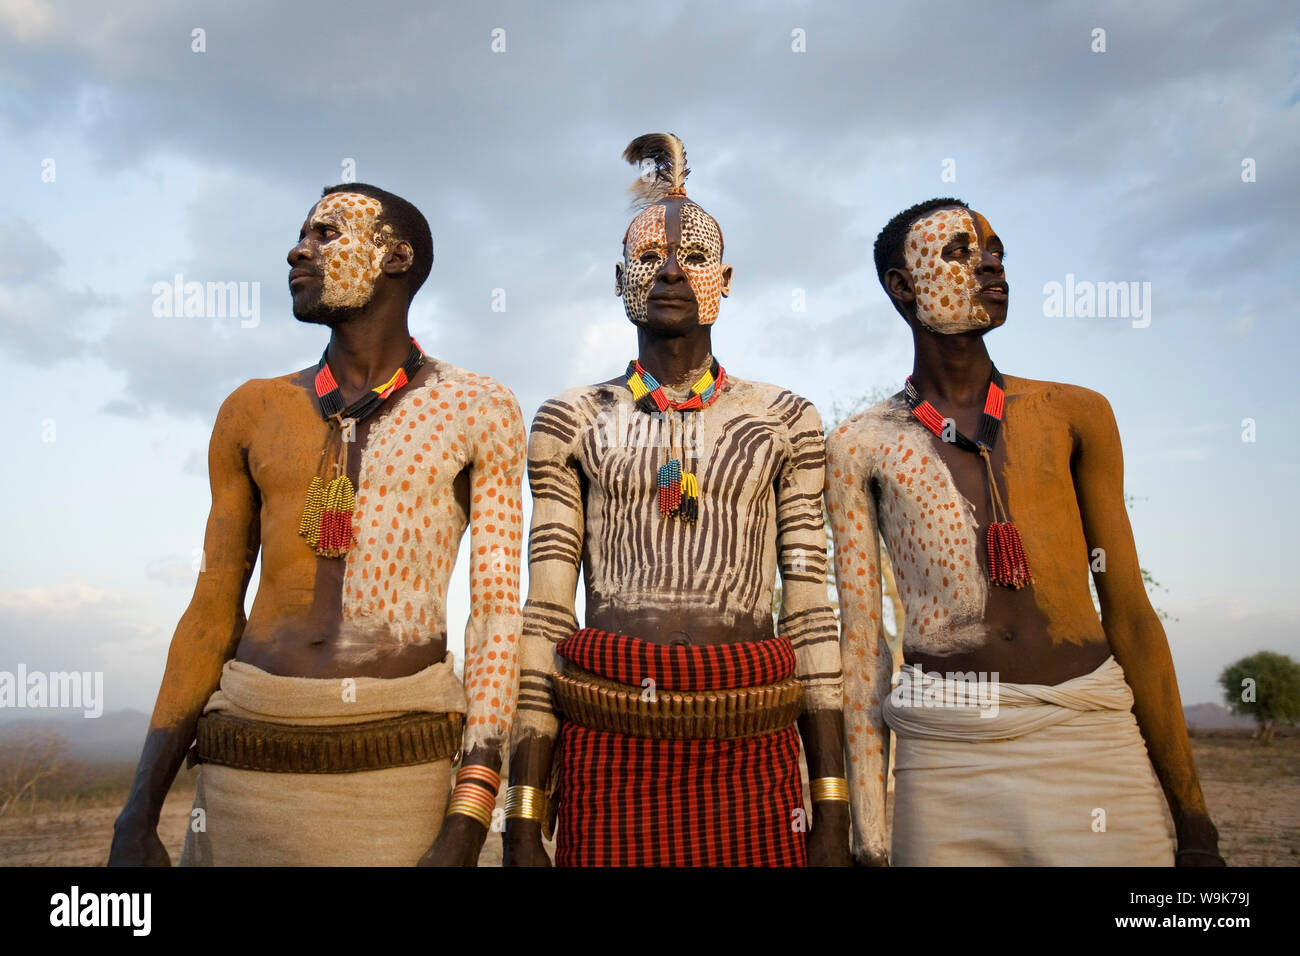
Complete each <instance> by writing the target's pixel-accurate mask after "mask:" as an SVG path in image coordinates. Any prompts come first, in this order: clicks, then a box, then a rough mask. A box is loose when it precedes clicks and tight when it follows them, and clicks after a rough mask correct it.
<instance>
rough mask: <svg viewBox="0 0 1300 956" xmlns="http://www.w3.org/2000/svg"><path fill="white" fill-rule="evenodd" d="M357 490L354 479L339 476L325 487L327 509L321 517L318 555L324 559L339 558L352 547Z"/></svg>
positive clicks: (317, 546)
mask: <svg viewBox="0 0 1300 956" xmlns="http://www.w3.org/2000/svg"><path fill="white" fill-rule="evenodd" d="M355 505H356V490H355V489H354V488H353V487H352V479H350V478H349V477H348V476H347V475H339V476H338V477H337V478H335V479H334V480H332V481H331V482H330V483H329V484H328V485H326V486H325V507H324V508H323V509H322V510H321V516H320V538H319V540H318V541H317V542H316V553H317V554H319V555H320V556H321V557H323V558H337V557H339V556H340V555H342V554H345V553H346V552H347V550H348V548H350V547H352V509H353V508H354V507H355Z"/></svg>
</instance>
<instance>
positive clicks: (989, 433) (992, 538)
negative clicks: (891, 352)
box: [903, 367, 1034, 588]
mask: <svg viewBox="0 0 1300 956" xmlns="http://www.w3.org/2000/svg"><path fill="white" fill-rule="evenodd" d="M903 391H904V393H905V395H906V397H907V404H908V407H909V408H911V409H912V414H913V415H915V416H916V418H917V420H918V421H919V422H920V423H921V424H922V425H924V426H925V427H926V428H928V429H929V430H930V431H932V432H934V434H935V435H937V436H938V437H939V438H940V439H942V440H943V441H952V442H953V443H954V444H955V445H956V446H957V447H958V448H960V449H962V450H963V451H969V452H972V453H974V454H977V455H979V456H980V457H981V458H983V459H984V466H985V468H986V469H987V470H988V477H989V498H990V508H991V510H992V513H993V520H992V521H991V522H990V523H989V527H988V532H987V534H986V535H985V537H984V546H985V549H986V550H987V552H988V562H989V580H991V581H992V582H993V583H994V584H1001V585H1003V586H1004V587H1010V588H1022V587H1024V586H1025V585H1026V584H1033V583H1034V576H1033V575H1032V574H1030V572H1029V562H1028V561H1027V560H1026V558H1025V547H1024V544H1023V543H1022V542H1021V540H1020V532H1019V531H1018V530H1016V526H1015V525H1014V524H1012V523H1011V516H1010V515H1009V514H1008V513H1007V509H1006V505H1004V504H1003V503H1002V496H1001V495H1000V494H999V493H998V483H997V478H996V477H995V476H994V474H993V461H992V459H991V458H990V457H989V455H990V453H991V452H992V450H993V446H994V445H996V444H997V441H998V432H999V431H1000V430H1001V428H1002V410H1003V405H1004V404H1005V401H1006V393H1005V391H1004V390H1003V385H1002V374H1001V373H1000V372H999V371H998V370H997V368H996V367H994V369H993V374H992V375H991V376H990V377H989V388H988V393H987V394H986V395H985V397H984V411H983V412H982V413H981V415H980V423H979V427H978V428H977V429H976V432H975V438H974V440H971V439H970V438H967V437H966V436H965V435H963V434H962V433H961V432H959V431H957V429H956V428H955V427H953V428H952V429H951V430H950V431H949V430H948V420H947V419H946V418H944V417H943V416H942V415H940V414H939V411H938V409H936V408H935V407H934V406H933V405H931V404H930V403H929V402H928V401H926V400H925V399H923V398H922V397H921V395H920V393H919V392H918V391H917V390H916V386H915V385H913V384H912V376H910V375H909V376H908V377H907V382H906V383H905V384H904V386H903ZM945 432H948V433H949V434H951V435H952V436H954V437H952V438H950V437H947V436H946V435H945Z"/></svg>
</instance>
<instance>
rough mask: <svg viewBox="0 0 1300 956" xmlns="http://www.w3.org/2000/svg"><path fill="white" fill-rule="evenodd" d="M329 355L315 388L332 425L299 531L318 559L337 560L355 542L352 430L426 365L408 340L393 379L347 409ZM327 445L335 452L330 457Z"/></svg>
mask: <svg viewBox="0 0 1300 956" xmlns="http://www.w3.org/2000/svg"><path fill="white" fill-rule="evenodd" d="M328 354H329V349H328V348H326V350H325V352H324V353H322V354H321V357H320V364H319V365H318V366H317V368H316V378H315V387H316V401H317V404H318V406H319V408H320V413H321V417H322V418H324V419H325V421H327V422H330V423H331V426H330V432H329V435H328V436H327V437H326V439H325V447H324V448H323V449H321V458H320V463H319V464H318V466H317V474H316V475H315V476H314V477H313V478H312V480H311V482H310V483H309V484H308V486H307V499H306V501H304V502H303V508H302V518H301V519H300V520H299V521H298V534H300V535H301V536H302V537H304V538H306V539H307V543H308V544H309V545H311V548H312V550H313V551H315V552H316V554H318V555H319V556H320V557H322V558H337V557H341V556H342V555H344V554H346V553H347V552H348V549H349V548H351V547H352V544H353V542H354V537H353V533H352V513H353V511H354V510H355V509H356V489H355V488H354V487H353V485H352V479H350V478H349V477H348V445H349V444H351V443H352V441H353V440H354V435H355V432H354V430H353V429H354V428H355V427H356V425H357V423H358V422H360V421H362V420H364V419H366V418H369V417H370V416H371V415H372V414H374V413H375V411H376V410H378V408H379V406H380V405H381V404H383V401H384V399H386V398H388V396H390V395H392V394H393V393H394V392H396V391H398V390H399V389H401V388H403V387H405V386H406V385H407V384H408V383H410V381H411V379H412V378H414V377H415V373H416V372H417V371H419V369H420V367H421V366H422V365H423V364H424V352H423V351H422V350H421V349H420V343H418V342H416V341H415V339H411V348H410V350H409V351H408V352H407V354H406V361H405V362H403V363H402V365H401V367H400V368H399V369H398V370H397V371H396V372H394V373H393V375H392V377H391V378H389V379H388V381H386V382H384V383H383V384H382V385H377V386H376V387H375V388H373V389H371V390H370V391H368V392H366V393H365V394H364V395H362V396H361V397H360V398H359V399H357V400H356V401H355V402H353V403H352V404H351V405H348V406H346V407H345V406H344V403H343V392H342V390H341V389H340V388H339V385H338V382H337V381H336V380H335V379H334V373H333V372H331V371H330V367H329V363H328V362H327V361H326V356H327V355H328ZM331 449H333V450H334V454H333V456H331V454H330V450H331ZM326 462H331V465H330V466H328V467H327V466H326V464H325V463H326ZM329 476H332V477H329Z"/></svg>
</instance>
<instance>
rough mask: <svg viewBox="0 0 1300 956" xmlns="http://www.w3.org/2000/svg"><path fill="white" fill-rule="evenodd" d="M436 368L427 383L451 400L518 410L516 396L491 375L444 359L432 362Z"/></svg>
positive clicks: (428, 386)
mask: <svg viewBox="0 0 1300 956" xmlns="http://www.w3.org/2000/svg"><path fill="white" fill-rule="evenodd" d="M429 361H430V362H431V363H432V364H433V366H434V368H433V374H432V375H430V377H429V380H428V381H427V382H426V387H427V388H428V389H429V390H430V391H436V392H439V393H440V394H441V393H445V398H446V400H447V401H451V400H452V399H458V400H463V401H465V402H466V404H467V405H469V404H471V403H472V404H475V405H505V406H508V407H510V408H514V409H516V410H518V408H519V400H518V399H517V398H515V393H514V392H512V391H511V390H510V389H509V388H507V387H506V386H505V385H502V384H501V383H500V382H499V381H497V380H496V379H495V378H493V377H492V376H490V375H482V374H480V373H478V372H471V371H470V370H469V369H464V368H461V367H460V366H457V365H452V364H451V363H450V362H444V361H441V360H440V359H430V360H429Z"/></svg>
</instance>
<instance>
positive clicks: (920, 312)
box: [903, 207, 1006, 335]
mask: <svg viewBox="0 0 1300 956" xmlns="http://www.w3.org/2000/svg"><path fill="white" fill-rule="evenodd" d="M985 252H992V253H993V255H994V257H995V258H996V259H997V260H998V262H999V264H1000V263H1001V259H1002V244H1001V241H1000V240H998V239H997V237H996V236H995V235H994V233H993V228H992V227H991V226H990V225H989V223H988V220H987V219H985V218H984V217H983V216H981V215H980V214H979V213H972V212H970V211H969V210H966V209H962V208H960V207H949V208H947V209H936V210H935V211H934V212H932V213H929V214H928V215H926V216H924V217H923V218H921V219H918V220H917V221H916V222H915V223H913V224H912V228H911V229H909V230H908V232H907V238H906V240H904V242H903V261H904V262H905V264H906V265H907V269H908V272H910V273H911V276H912V281H913V283H914V284H915V286H916V318H917V321H918V322H920V323H921V324H922V325H924V326H925V327H926V328H927V329H930V330H931V331H934V332H939V333H940V334H943V335H953V334H956V333H958V332H970V331H972V330H975V329H988V328H993V327H994V326H997V325H1001V324H1002V322H1003V321H1005V312H1003V314H1002V315H1001V316H999V317H998V318H997V319H996V320H995V318H994V317H993V316H992V315H990V314H989V310H988V308H987V307H986V303H985V301H982V300H983V299H984V298H985V296H987V295H990V294H989V293H981V291H980V290H981V285H982V284H988V283H989V282H992V281H998V282H1002V276H1001V274H1000V273H1001V268H1000V265H999V268H998V270H997V273H996V274H994V273H992V272H989V271H988V270H986V273H987V274H986V276H985V277H984V278H983V279H982V280H981V278H980V277H978V276H977V275H976V271H977V270H978V269H979V266H980V262H981V260H982V257H983V255H984V253H985ZM1005 292H1006V285H1005V282H1003V283H1002V293H1001V295H1000V298H1001V302H1002V304H1003V307H1004V309H1005V302H1006V295H1005ZM992 295H993V296H994V297H995V298H997V297H998V294H997V293H992Z"/></svg>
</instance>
